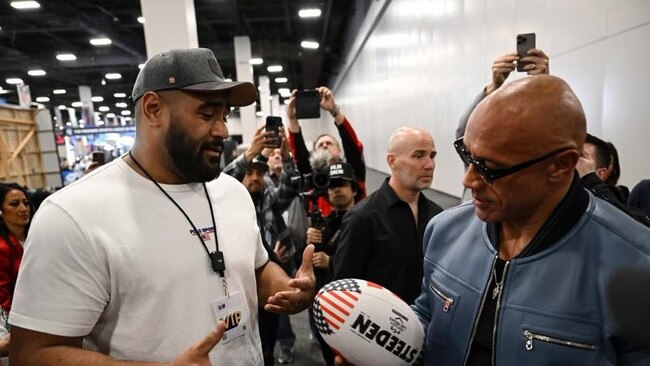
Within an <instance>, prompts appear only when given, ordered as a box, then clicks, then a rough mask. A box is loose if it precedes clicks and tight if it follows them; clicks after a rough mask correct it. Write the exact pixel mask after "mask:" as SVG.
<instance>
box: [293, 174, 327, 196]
mask: <svg viewBox="0 0 650 366" xmlns="http://www.w3.org/2000/svg"><path fill="white" fill-rule="evenodd" d="M329 184H330V174H329V172H327V171H319V170H314V171H312V172H311V173H307V174H303V175H299V176H296V177H292V178H291V186H292V187H293V188H294V189H295V190H296V191H298V192H302V193H307V192H312V191H313V194H315V195H316V196H318V195H320V196H326V195H327V187H328V186H329Z"/></svg>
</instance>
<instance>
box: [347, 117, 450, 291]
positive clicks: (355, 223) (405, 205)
mask: <svg viewBox="0 0 650 366" xmlns="http://www.w3.org/2000/svg"><path fill="white" fill-rule="evenodd" d="M435 156H436V148H435V145H434V143H433V138H432V137H431V135H430V134H429V132H427V131H426V130H424V129H423V128H420V127H400V128H398V129H397V130H395V132H393V134H392V135H391V137H390V140H389V142H388V154H387V156H386V161H387V162H388V166H389V167H390V169H391V176H390V177H389V178H387V179H386V181H385V182H384V184H383V185H382V186H381V188H379V190H377V191H376V192H374V193H373V194H371V195H369V196H368V197H366V199H364V200H363V201H361V202H360V203H358V204H357V205H356V206H355V207H354V208H353V209H352V210H350V212H348V213H347V214H346V215H345V217H344V218H343V223H342V224H341V237H340V239H339V242H338V247H337V249H336V253H335V255H334V279H340V278H360V279H364V280H368V281H372V282H374V283H377V284H379V285H382V286H384V287H386V288H387V289H389V290H390V291H392V292H394V293H395V294H396V295H397V296H399V297H400V298H401V299H402V300H404V301H406V302H407V303H412V302H413V301H414V300H415V298H416V297H417V296H418V295H419V294H420V284H421V283H422V237H423V234H424V229H425V228H426V226H427V223H428V222H429V220H431V218H432V217H433V216H434V215H436V214H438V213H440V212H441V211H442V208H441V207H440V206H438V205H437V204H435V203H433V202H432V201H430V200H429V199H427V198H426V197H425V196H424V194H422V191H423V190H425V189H427V188H429V187H430V186H431V182H432V180H433V170H434V168H435V162H434V158H435Z"/></svg>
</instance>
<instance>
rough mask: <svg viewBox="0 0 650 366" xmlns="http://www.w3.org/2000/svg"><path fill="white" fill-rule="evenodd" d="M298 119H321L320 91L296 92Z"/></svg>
mask: <svg viewBox="0 0 650 366" xmlns="http://www.w3.org/2000/svg"><path fill="white" fill-rule="evenodd" d="M296 118H298V119H305V118H320V93H319V92H318V90H298V91H296Z"/></svg>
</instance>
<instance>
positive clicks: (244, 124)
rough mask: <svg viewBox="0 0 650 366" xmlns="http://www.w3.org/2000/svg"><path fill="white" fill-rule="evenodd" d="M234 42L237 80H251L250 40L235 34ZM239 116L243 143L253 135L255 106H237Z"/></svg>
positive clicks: (251, 138)
mask: <svg viewBox="0 0 650 366" xmlns="http://www.w3.org/2000/svg"><path fill="white" fill-rule="evenodd" d="M234 44H235V67H236V69H237V81H248V82H250V83H253V84H255V82H254V81H253V66H251V63H250V60H251V41H250V39H249V38H248V36H237V37H235V38H234ZM239 115H240V117H241V131H242V140H243V143H244V144H249V143H250V142H251V141H252V140H253V136H254V135H255V130H256V127H257V126H256V124H255V106H254V105H252V104H251V105H249V106H247V107H241V108H239Z"/></svg>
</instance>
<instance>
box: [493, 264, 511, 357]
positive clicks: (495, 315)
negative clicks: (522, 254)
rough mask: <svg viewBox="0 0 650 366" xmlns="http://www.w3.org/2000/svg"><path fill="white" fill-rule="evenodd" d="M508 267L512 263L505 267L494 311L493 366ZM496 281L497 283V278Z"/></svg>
mask: <svg viewBox="0 0 650 366" xmlns="http://www.w3.org/2000/svg"><path fill="white" fill-rule="evenodd" d="M495 262H496V261H495ZM495 265H496V263H495ZM508 265H510V261H507V262H506V264H505V266H503V275H502V276H501V284H500V285H499V286H500V288H499V295H498V296H497V307H496V309H495V310H494V328H492V366H495V365H496V364H497V328H498V327H499V310H500V308H501V297H502V296H503V292H504V291H503V290H504V289H505V287H506V277H507V275H508ZM494 280H495V281H496V278H495V279H494Z"/></svg>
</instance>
